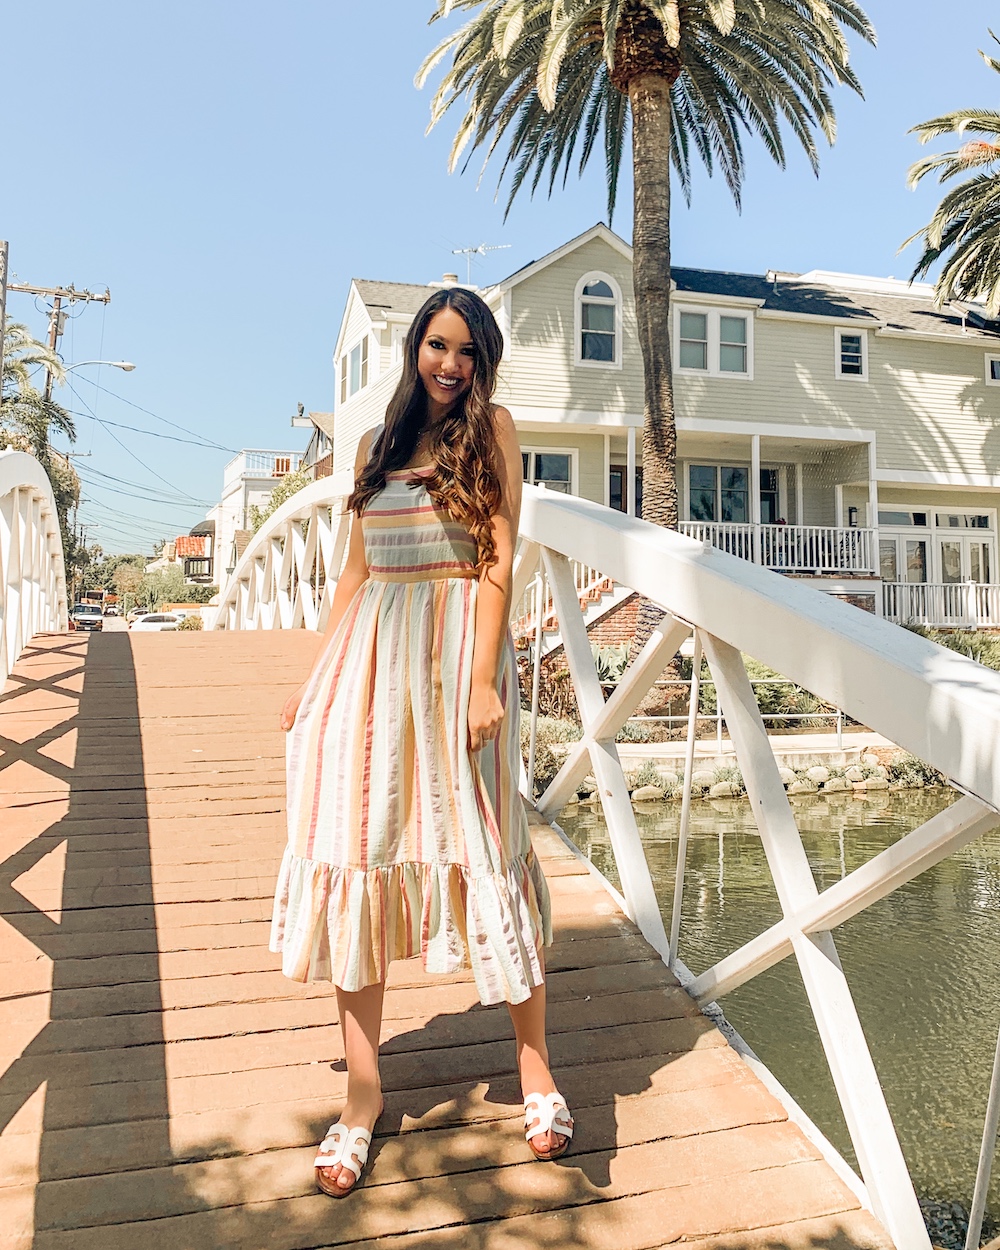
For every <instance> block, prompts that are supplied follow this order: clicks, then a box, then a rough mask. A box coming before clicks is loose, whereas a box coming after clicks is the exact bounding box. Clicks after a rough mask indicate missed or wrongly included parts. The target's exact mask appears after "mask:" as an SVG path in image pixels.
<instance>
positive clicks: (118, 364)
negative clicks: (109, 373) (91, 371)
mask: <svg viewBox="0 0 1000 1250" xmlns="http://www.w3.org/2000/svg"><path fill="white" fill-rule="evenodd" d="M84 365H110V366H111V368H112V369H121V370H123V371H124V372H125V373H131V372H132V370H133V369H134V368H135V365H134V364H133V363H132V362H131V360H81V361H78V362H77V364H75V365H67V366H66V368H65V369H63V373H71V372H72V371H73V370H74V369H82V368H83V366H84Z"/></svg>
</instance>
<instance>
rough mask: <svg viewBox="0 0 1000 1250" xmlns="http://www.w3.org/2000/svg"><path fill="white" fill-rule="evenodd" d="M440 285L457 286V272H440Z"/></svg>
mask: <svg viewBox="0 0 1000 1250" xmlns="http://www.w3.org/2000/svg"><path fill="white" fill-rule="evenodd" d="M441 285H442V286H458V274H457V273H445V274H442V275H441Z"/></svg>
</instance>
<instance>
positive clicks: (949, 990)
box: [559, 790, 1000, 1216]
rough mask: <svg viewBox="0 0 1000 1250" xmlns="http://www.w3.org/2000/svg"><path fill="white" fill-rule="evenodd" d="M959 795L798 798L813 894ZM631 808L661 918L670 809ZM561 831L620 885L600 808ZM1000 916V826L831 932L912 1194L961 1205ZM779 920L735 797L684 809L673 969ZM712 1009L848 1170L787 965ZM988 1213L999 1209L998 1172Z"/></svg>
mask: <svg viewBox="0 0 1000 1250" xmlns="http://www.w3.org/2000/svg"><path fill="white" fill-rule="evenodd" d="M956 797H957V796H956V795H955V794H954V792H952V791H949V790H923V791H921V790H915V791H900V792H895V793H892V794H889V793H886V792H873V793H872V794H870V795H866V796H865V797H864V798H862V797H861V795H860V794H831V795H823V796H815V797H813V796H803V797H802V798H797V799H795V800H794V805H795V813H796V820H797V822H798V826H799V829H800V831H801V833H802V840H803V843H804V845H805V849H806V854H807V855H808V857H809V863H810V866H811V867H812V871H813V875H814V877H815V879H816V884H817V886H818V888H819V889H821V890H823V889H825V888H826V887H827V886H830V885H832V884H833V883H834V882H835V881H838V880H840V879H841V878H842V877H844V876H845V875H846V874H847V873H849V872H852V871H853V870H854V869H855V868H857V867H859V866H860V865H861V864H863V863H865V862H866V861H867V860H869V859H871V858H872V856H874V855H877V854H878V853H879V852H880V851H883V850H885V848H886V847H887V846H890V845H891V844H892V843H894V842H896V841H898V840H899V839H900V838H901V837H902V836H903V835H904V834H905V833H907V832H909V831H910V830H911V829H913V828H915V827H916V826H917V825H920V824H922V823H923V822H924V821H925V820H928V819H930V817H931V816H933V815H934V814H935V813H936V812H939V811H941V810H942V809H943V808H945V807H947V806H949V805H950V804H951V803H952V802H953V801H954V799H955V798H956ZM636 814H637V819H638V822H639V827H640V829H641V831H642V835H643V840H644V843H645V847H646V855H647V858H648V860H649V866H650V869H651V871H652V873H653V878H654V882H655V884H656V890H657V896H658V898H659V899H660V904H661V907H662V910H663V913H664V918H665V920H666V921H667V923H669V908H670V896H671V891H672V889H673V877H674V863H675V854H676V845H677V841H676V839H677V825H678V820H679V817H680V804H679V803H678V804H664V803H657V804H649V805H647V806H646V808H645V810H642V811H638V810H637V813H636ZM559 823H560V824H561V825H562V827H563V828H564V829H565V831H566V832H567V834H569V836H570V837H572V838H573V839H574V841H575V842H576V844H577V845H578V846H579V847H580V848H581V849H582V850H583V851H584V853H585V854H587V855H588V856H589V857H590V858H591V860H592V861H593V862H594V864H595V865H596V866H597V867H598V868H599V869H600V870H601V872H603V873H604V874H605V875H606V876H607V877H608V878H609V879H610V880H612V881H613V882H614V883H615V884H616V885H617V884H618V881H617V876H616V874H615V868H614V856H613V854H612V852H611V845H610V842H609V840H608V835H607V830H606V828H605V825H604V820H603V817H602V816H601V815H600V812H599V811H593V810H591V809H590V808H588V807H572V808H567V809H565V810H564V811H563V813H562V815H561V816H560V818H559ZM998 912H1000V830H994V831H993V832H992V833H990V834H988V835H987V836H986V837H984V838H981V839H979V840H978V841H977V842H974V843H973V844H972V845H971V846H968V847H966V848H965V850H964V851H961V852H959V853H958V854H957V855H954V856H952V857H951V858H950V859H948V860H945V861H944V862H943V863H941V864H939V865H938V866H937V867H936V868H933V869H931V870H930V871H928V872H925V873H924V874H923V875H922V876H920V877H918V878H917V879H916V880H915V881H911V882H910V883H909V885H907V886H904V887H903V888H902V889H900V890H897V891H896V892H895V893H894V894H892V895H890V896H889V897H888V898H887V899H883V900H882V902H881V903H876V904H875V905H874V906H872V907H870V908H869V909H868V910H867V911H865V912H863V913H862V914H861V915H860V916H856V917H855V918H854V919H853V920H851V921H849V922H848V923H847V924H846V925H844V926H842V927H841V928H840V929H838V930H837V931H836V942H837V949H838V950H839V952H840V956H841V959H842V961H843V965H844V970H845V972H846V974H847V978H848V981H849V983H850V986H851V990H852V992H853V994H854V999H855V1002H856V1003H857V1007H858V1013H859V1015H860V1017H861V1021H862V1024H863V1026H864V1029H865V1033H866V1035H867V1037H868V1041H869V1045H870V1046H871V1050H872V1054H873V1056H874V1059H875V1064H876V1066H877V1068H878V1072H879V1076H880V1078H881V1080H882V1085H883V1087H884V1089H885V1093H886V1099H887V1101H888V1103H889V1108H890V1111H891V1112H892V1115H893V1119H894V1120H895V1122H896V1127H897V1130H898V1132H899V1137H900V1141H901V1142H902V1146H903V1151H904V1153H905V1155H906V1159H907V1163H908V1164H909V1167H910V1172H911V1175H912V1176H913V1180H914V1184H915V1185H916V1187H917V1191H918V1193H920V1194H921V1195H928V1196H935V1197H948V1198H951V1199H957V1200H959V1201H962V1202H964V1203H965V1204H966V1205H968V1203H969V1201H970V1199H971V1196H972V1186H973V1182H974V1179H975V1171H976V1162H977V1159H978V1154H979V1143H980V1138H981V1135H982V1128H983V1114H984V1111H985V1105H986V1093H987V1089H988V1086H989V1077H990V1070H991V1067H992V1063H993V1048H994V1045H995V1043H996V1035H997V1025H998V1023H1000V924H998V919H997V918H998ZM780 915H781V910H780V907H779V905H778V900H777V896H776V895H775V892H774V887H773V885H772V883H771V876H770V873H769V871H768V869H767V864H766V861H765V858H764V852H763V848H762V846H761V843H760V838H759V836H758V834H757V829H756V826H755V825H754V823H753V817H752V815H751V812H750V807H749V804H748V803H747V802H746V800H742V799H719V800H710V801H703V802H700V803H695V804H694V805H693V806H692V810H691V840H690V844H689V854H688V869H687V885H686V889H685V898H684V907H683V912H682V924H681V938H680V944H681V951H680V953H681V958H682V959H683V960H684V962H685V963H686V964H687V965H688V967H689V968H691V969H692V970H693V971H695V972H701V971H703V970H704V969H705V968H707V967H709V966H710V965H711V964H713V963H714V962H715V961H716V960H717V959H720V958H721V957H722V956H723V955H725V954H727V953H728V952H730V951H732V950H734V949H735V948H736V947H738V946H740V945H742V944H743V943H744V942H746V941H748V940H749V939H750V938H752V937H754V936H756V935H757V934H758V933H760V932H761V931H762V930H764V929H766V928H767V927H768V926H769V925H770V924H772V923H773V922H774V921H776V920H778V919H779V918H780ZM722 1005H723V1007H724V1008H725V1011H726V1014H727V1015H728V1016H729V1018H730V1020H732V1022H733V1024H734V1025H735V1026H736V1028H737V1029H739V1031H740V1032H741V1033H742V1034H743V1035H744V1036H745V1037H746V1039H747V1041H748V1042H749V1043H750V1044H751V1045H752V1046H753V1047H754V1049H755V1050H756V1051H757V1053H758V1054H759V1055H760V1057H761V1058H762V1059H763V1061H764V1062H765V1063H766V1064H767V1065H768V1067H769V1068H770V1069H771V1070H772V1071H773V1072H774V1074H775V1075H776V1076H777V1077H778V1079H779V1080H780V1081H781V1082H782V1084H784V1085H785V1087H786V1088H787V1089H788V1090H789V1091H790V1092H791V1094H792V1095H793V1096H794V1097H795V1098H796V1099H797V1100H798V1101H799V1102H800V1103H801V1104H802V1106H803V1107H804V1108H805V1109H806V1111H807V1112H808V1113H809V1115H810V1116H812V1118H813V1119H814V1120H815V1121H816V1123H817V1124H819V1125H820V1127H821V1128H823V1129H824V1131H825V1132H826V1133H827V1135H828V1136H829V1137H830V1138H831V1140H832V1141H833V1142H834V1144H835V1145H836V1146H837V1148H838V1149H839V1150H841V1151H842V1152H843V1154H844V1155H845V1157H846V1158H848V1159H849V1160H850V1161H851V1163H852V1164H853V1163H854V1156H853V1152H852V1150H851V1146H850V1139H849V1137H848V1134H847V1128H846V1126H845V1124H844V1121H843V1117H842V1116H841V1114H840V1107H839V1103H838V1101H837V1096H836V1093H835V1091H834V1087H833V1081H832V1079H831V1078H830V1074H829V1070H828V1068H827V1065H826V1060H825V1058H824V1056H823V1052H822V1048H821V1046H820V1042H819V1038H818V1036H817V1034H816V1028H815V1025H814V1024H813V1020H812V1013H811V1012H810V1010H809V1006H808V1003H807V1000H806V995H805V990H804V988H803V985H802V981H801V978H800V977H799V974H798V970H797V968H796V965H795V961H794V959H791V958H790V959H787V960H785V961H784V962H783V963H782V964H780V965H778V967H776V968H772V969H771V970H770V971H768V972H765V973H763V974H761V975H760V976H758V977H757V978H756V979H755V980H754V981H753V982H751V983H750V984H749V985H746V986H744V987H743V988H742V989H740V990H737V991H736V992H735V993H733V994H730V995H729V996H727V997H726V998H725V999H724V1001H723V1004H722ZM990 1211H991V1213H992V1214H993V1215H995V1216H996V1215H1000V1163H998V1164H997V1166H996V1167H995V1169H994V1182H993V1186H992V1189H991V1193H990Z"/></svg>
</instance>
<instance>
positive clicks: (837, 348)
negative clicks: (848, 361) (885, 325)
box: [833, 326, 868, 382]
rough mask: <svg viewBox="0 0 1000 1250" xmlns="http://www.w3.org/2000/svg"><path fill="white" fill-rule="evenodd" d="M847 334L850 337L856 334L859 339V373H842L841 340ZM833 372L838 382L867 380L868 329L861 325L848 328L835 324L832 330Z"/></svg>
mask: <svg viewBox="0 0 1000 1250" xmlns="http://www.w3.org/2000/svg"><path fill="white" fill-rule="evenodd" d="M845 334H848V335H850V336H851V337H852V338H854V337H855V336H857V337H858V338H860V339H861V372H860V373H844V371H843V368H842V365H843V348H842V347H841V340H842V339H843V337H844V335H845ZM833 374H834V377H835V378H836V379H837V381H838V382H867V381H868V330H867V328H866V327H863V326H856V327H853V328H851V329H848V328H847V327H846V326H835V327H834V331H833Z"/></svg>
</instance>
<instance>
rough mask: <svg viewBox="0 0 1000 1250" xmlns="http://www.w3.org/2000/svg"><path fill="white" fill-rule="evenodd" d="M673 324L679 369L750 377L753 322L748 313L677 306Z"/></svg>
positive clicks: (690, 371) (710, 374)
mask: <svg viewBox="0 0 1000 1250" xmlns="http://www.w3.org/2000/svg"><path fill="white" fill-rule="evenodd" d="M674 326H675V335H676V340H677V368H678V370H679V371H680V372H681V373H703V374H708V375H709V376H710V377H711V376H715V377H720V376H725V377H741V378H749V377H750V375H751V373H752V359H753V351H752V344H753V325H752V322H751V319H750V317H749V316H745V315H743V314H737V313H730V312H722V311H720V310H718V309H710V310H708V311H706V312H701V311H695V310H694V309H685V308H681V309H679V310H678V313H677V320H676V322H675V323H674Z"/></svg>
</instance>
